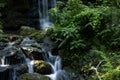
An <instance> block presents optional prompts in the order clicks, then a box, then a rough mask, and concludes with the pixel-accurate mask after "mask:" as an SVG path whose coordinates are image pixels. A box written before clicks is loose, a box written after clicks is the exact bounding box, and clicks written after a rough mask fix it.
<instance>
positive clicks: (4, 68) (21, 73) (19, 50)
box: [0, 35, 70, 80]
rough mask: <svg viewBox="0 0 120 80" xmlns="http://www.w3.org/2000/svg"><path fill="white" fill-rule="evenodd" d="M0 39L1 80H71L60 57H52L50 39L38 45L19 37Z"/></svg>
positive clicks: (26, 38) (11, 36) (2, 36)
mask: <svg viewBox="0 0 120 80" xmlns="http://www.w3.org/2000/svg"><path fill="white" fill-rule="evenodd" d="M0 37H1V40H0V41H1V42H0V59H1V61H0V80H70V78H69V76H68V74H67V72H66V71H64V70H63V69H62V66H61V58H60V56H57V55H52V53H51V51H52V49H54V47H53V46H52V45H51V44H52V43H51V41H50V40H49V38H46V39H45V41H44V43H38V42H37V41H35V40H32V39H30V38H29V37H25V38H24V37H22V36H17V35H14V36H13V35H9V36H8V35H7V36H4V35H1V36H0Z"/></svg>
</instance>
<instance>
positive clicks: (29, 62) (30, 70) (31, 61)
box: [25, 58, 34, 73]
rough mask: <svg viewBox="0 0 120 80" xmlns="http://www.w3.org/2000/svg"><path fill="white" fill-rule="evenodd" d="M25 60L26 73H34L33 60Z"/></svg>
mask: <svg viewBox="0 0 120 80" xmlns="http://www.w3.org/2000/svg"><path fill="white" fill-rule="evenodd" d="M25 60H26V64H27V66H28V73H34V69H33V65H34V60H30V59H29V58H26V59H25Z"/></svg>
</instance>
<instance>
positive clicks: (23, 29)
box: [19, 26, 37, 36]
mask: <svg viewBox="0 0 120 80" xmlns="http://www.w3.org/2000/svg"><path fill="white" fill-rule="evenodd" d="M35 32H37V30H36V29H34V28H31V27H28V26H22V27H21V29H20V30H19V34H20V35H22V36H28V35H31V34H33V33H35Z"/></svg>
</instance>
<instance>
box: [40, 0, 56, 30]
mask: <svg viewBox="0 0 120 80" xmlns="http://www.w3.org/2000/svg"><path fill="white" fill-rule="evenodd" d="M41 3H42V4H41ZM55 6H56V0H51V4H50V7H51V8H53V7H55ZM48 10H49V0H38V13H39V26H40V27H41V28H42V29H46V28H48V27H52V26H54V25H53V23H52V22H51V21H50V19H49V12H48Z"/></svg>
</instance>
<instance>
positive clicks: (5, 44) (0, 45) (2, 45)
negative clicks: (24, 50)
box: [0, 42, 7, 50]
mask: <svg viewBox="0 0 120 80" xmlns="http://www.w3.org/2000/svg"><path fill="white" fill-rule="evenodd" d="M6 46H7V43H4V42H0V50H2V49H4V48H5V47H6Z"/></svg>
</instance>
